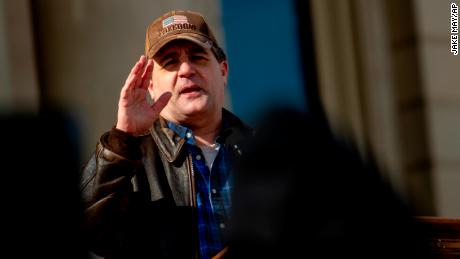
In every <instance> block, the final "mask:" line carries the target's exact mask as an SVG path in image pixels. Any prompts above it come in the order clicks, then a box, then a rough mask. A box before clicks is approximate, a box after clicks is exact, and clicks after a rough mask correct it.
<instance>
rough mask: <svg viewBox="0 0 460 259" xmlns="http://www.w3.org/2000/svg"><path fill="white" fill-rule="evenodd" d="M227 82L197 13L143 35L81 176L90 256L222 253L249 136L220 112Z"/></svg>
mask: <svg viewBox="0 0 460 259" xmlns="http://www.w3.org/2000/svg"><path fill="white" fill-rule="evenodd" d="M227 77H228V64H227V60H226V56H225V54H224V52H223V50H222V49H221V48H220V47H219V45H218V44H217V41H216V39H215V37H214V36H213V33H212V32H211V29H210V28H209V26H208V25H207V23H206V22H205V20H204V18H203V17H202V16H201V15H200V14H199V13H196V12H191V11H171V12H168V13H166V14H164V15H162V16H161V17H159V18H158V19H156V20H155V21H153V22H152V23H151V24H150V25H149V26H148V28H147V34H146V46H145V56H141V57H140V59H139V60H138V61H137V63H136V64H135V65H134V67H133V68H132V70H131V72H130V73H129V75H128V78H127V79H126V82H125V85H124V86H123V88H122V89H121V93H120V99H119V103H118V117H117V123H116V126H115V127H113V128H112V129H111V130H110V131H109V132H107V133H105V134H104V135H103V136H102V137H101V138H100V141H99V143H98V144H97V148H96V152H95V154H94V156H93V157H92V158H91V160H90V161H89V162H88V163H87V165H86V166H85V169H84V175H83V187H82V188H83V194H84V198H85V201H86V202H87V203H86V204H87V205H86V210H85V219H86V231H87V233H88V239H89V241H88V245H89V246H90V248H91V250H93V251H94V252H95V253H96V254H98V255H101V256H104V257H105V258H147V257H148V258H212V257H214V256H216V255H218V254H222V253H223V252H224V251H225V247H226V242H225V229H226V227H227V226H226V223H227V219H228V216H229V210H230V196H231V195H230V190H231V188H232V180H231V169H232V164H234V163H235V161H236V159H238V156H239V155H241V153H242V151H241V146H242V145H243V144H244V143H245V142H246V139H247V138H249V137H250V136H251V135H252V131H251V129H249V128H248V127H247V126H245V125H244V123H243V122H241V120H240V119H238V118H237V117H236V116H235V115H233V114H231V113H230V112H229V111H227V110H225V109H223V102H224V89H225V86H226V84H227ZM147 93H149V94H150V96H151V97H152V99H153V103H151V102H149V100H148V99H146V95H147Z"/></svg>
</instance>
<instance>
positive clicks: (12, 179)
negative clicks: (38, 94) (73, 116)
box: [0, 112, 87, 259]
mask: <svg viewBox="0 0 460 259" xmlns="http://www.w3.org/2000/svg"><path fill="white" fill-rule="evenodd" d="M0 125H1V127H0V136H2V141H1V143H2V144H1V147H2V149H3V151H2V153H1V160H0V161H1V165H2V170H1V171H2V187H1V188H0V192H1V195H0V197H1V198H0V199H1V208H2V209H1V211H2V212H1V220H2V223H1V224H2V226H1V229H2V231H1V233H2V244H1V251H2V253H3V255H4V256H6V257H7V258H8V257H13V258H75V259H76V258H78V259H82V258H87V252H86V249H85V246H84V245H83V241H84V240H83V239H82V235H81V225H80V224H81V220H82V212H83V210H82V206H81V201H80V194H79V190H78V184H79V181H78V162H79V161H78V154H77V153H78V152H77V151H78V150H77V145H76V142H77V141H76V138H75V133H76V131H75V128H74V125H73V124H72V121H71V120H70V119H69V118H68V117H66V116H64V114H63V113H57V112H44V113H41V114H37V115H36V114H29V113H21V114H4V115H2V116H1V118H0ZM7 255H8V256H7ZM4 256H2V257H4Z"/></svg>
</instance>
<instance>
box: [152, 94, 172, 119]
mask: <svg viewBox="0 0 460 259" xmlns="http://www.w3.org/2000/svg"><path fill="white" fill-rule="evenodd" d="M171 96H172V94H171V92H165V93H163V94H162V95H161V96H160V97H159V98H158V99H157V100H156V101H155V103H153V104H152V107H151V108H152V110H153V112H154V113H155V114H157V115H158V114H160V112H161V111H162V110H163V108H164V107H165V106H166V105H167V104H168V102H169V99H171Z"/></svg>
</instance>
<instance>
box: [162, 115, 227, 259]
mask: <svg viewBox="0 0 460 259" xmlns="http://www.w3.org/2000/svg"><path fill="white" fill-rule="evenodd" d="M168 127H169V128H170V129H172V130H173V131H174V132H175V133H176V134H178V135H179V136H180V137H182V138H186V139H187V142H186V143H187V148H188V151H189V152H190V154H191V155H192V158H193V168H194V170H195V190H196V202H197V214H198V217H197V218H198V222H197V223H198V240H199V252H200V258H202V259H209V258H211V257H213V256H214V255H216V254H217V253H218V252H220V251H221V250H222V249H223V248H224V247H225V240H224V236H223V231H224V229H225V227H226V223H227V219H228V216H229V210H230V207H231V199H230V198H231V197H230V195H231V188H232V180H231V178H230V170H231V163H230V160H229V159H230V156H229V152H228V150H227V149H226V147H225V146H224V145H223V144H221V146H220V149H219V151H218V154H217V157H216V159H215V160H214V163H213V166H212V169H211V171H210V170H209V168H208V167H207V165H206V161H205V158H204V155H203V153H202V151H201V149H200V148H199V147H198V146H197V145H196V143H195V140H194V137H193V133H192V131H191V130H190V129H188V128H186V127H183V126H181V125H177V124H174V123H172V122H168ZM219 144H220V143H219Z"/></svg>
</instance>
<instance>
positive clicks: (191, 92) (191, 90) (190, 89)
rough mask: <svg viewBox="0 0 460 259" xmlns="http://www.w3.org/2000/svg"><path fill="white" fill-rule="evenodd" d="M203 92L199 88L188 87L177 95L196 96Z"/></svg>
mask: <svg viewBox="0 0 460 259" xmlns="http://www.w3.org/2000/svg"><path fill="white" fill-rule="evenodd" d="M202 91H203V89H201V87H198V86H189V87H185V88H184V89H182V90H181V91H180V92H179V93H180V94H185V95H198V94H200V93H201V92H202Z"/></svg>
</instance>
